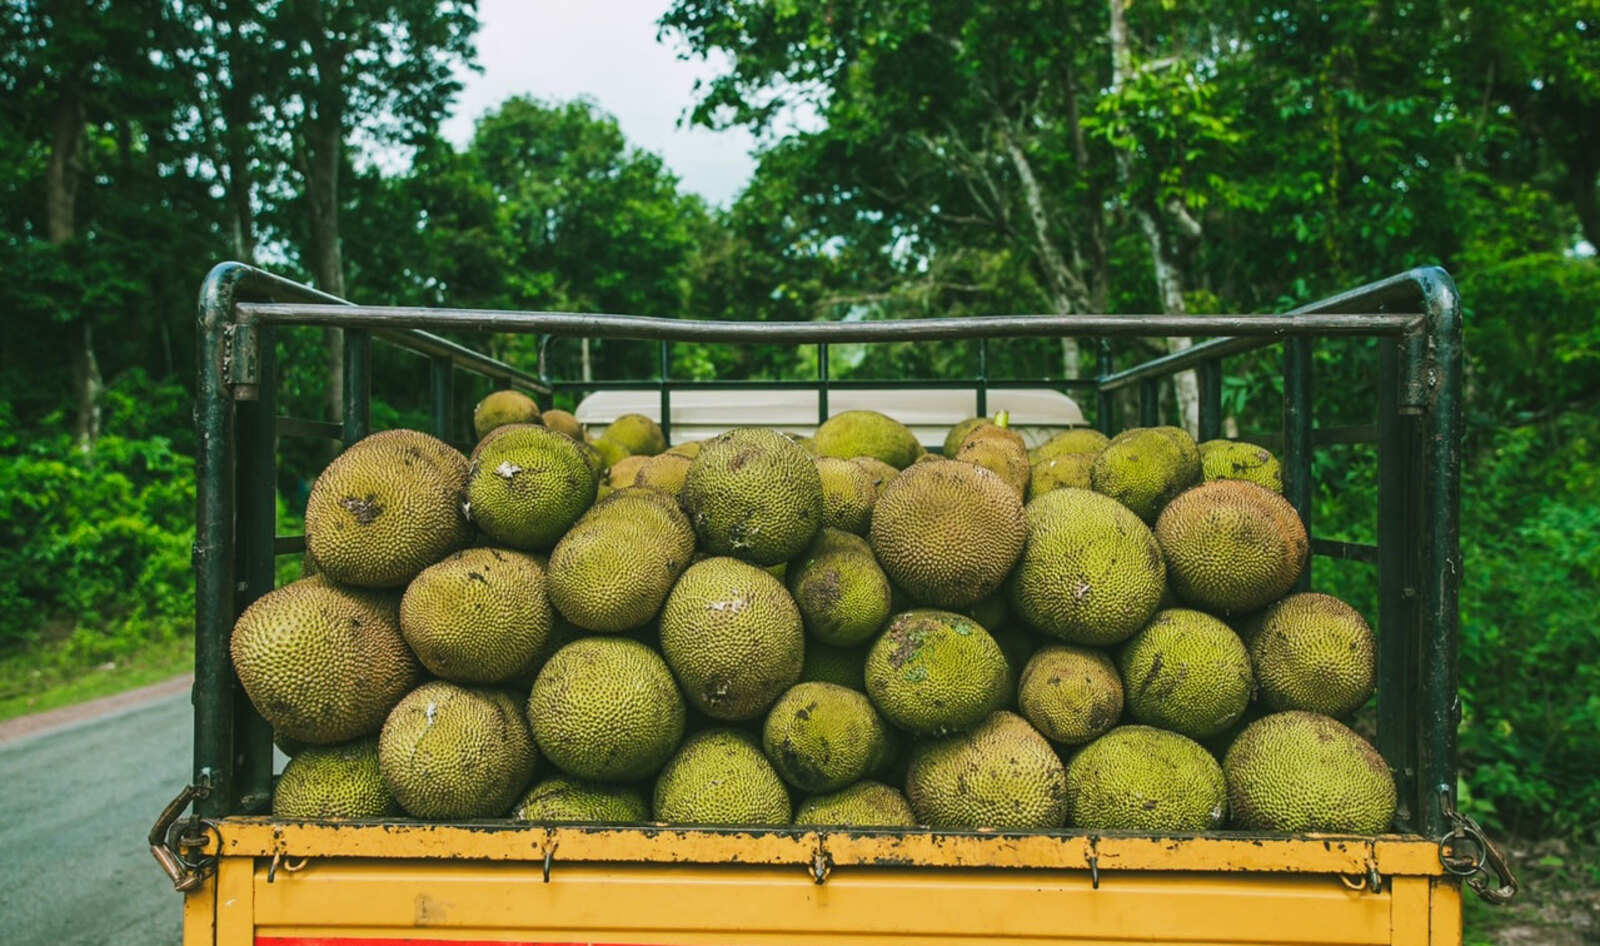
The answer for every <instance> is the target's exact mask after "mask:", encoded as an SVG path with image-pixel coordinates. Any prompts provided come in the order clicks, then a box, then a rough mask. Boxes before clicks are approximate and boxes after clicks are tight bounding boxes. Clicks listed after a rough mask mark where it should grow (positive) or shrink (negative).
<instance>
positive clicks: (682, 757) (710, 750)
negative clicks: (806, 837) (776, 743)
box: [653, 729, 790, 826]
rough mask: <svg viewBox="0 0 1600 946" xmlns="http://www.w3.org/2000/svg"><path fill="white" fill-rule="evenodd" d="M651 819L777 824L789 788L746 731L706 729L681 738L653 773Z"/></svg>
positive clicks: (785, 817)
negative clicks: (658, 772) (663, 764)
mask: <svg viewBox="0 0 1600 946" xmlns="http://www.w3.org/2000/svg"><path fill="white" fill-rule="evenodd" d="M653 807H654V810H655V817H656V820H657V821H665V822H667V823H669V824H704V825H750V826H758V825H759V826H777V825H786V824H788V823H789V815H790V808H789V791H788V789H786V788H784V785H783V780H782V779H780V778H779V777H778V773H777V772H776V771H774V770H773V768H772V763H770V762H768V761H767V757H766V756H764V755H762V754H761V746H760V745H759V744H758V743H757V742H756V740H755V738H754V737H752V736H751V735H750V734H749V733H745V732H740V731H738V730H733V729H707V730H705V731H703V732H698V733H695V734H694V735H692V736H690V737H689V738H688V739H686V740H684V743H683V747H682V748H681V749H679V750H678V754H677V755H675V756H673V757H672V759H671V760H670V761H669V762H668V763H667V764H666V767H665V768H663V769H662V770H661V776H660V777H659V778H657V779H656V791H655V802H654V806H653Z"/></svg>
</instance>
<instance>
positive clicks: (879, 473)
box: [850, 457, 900, 496]
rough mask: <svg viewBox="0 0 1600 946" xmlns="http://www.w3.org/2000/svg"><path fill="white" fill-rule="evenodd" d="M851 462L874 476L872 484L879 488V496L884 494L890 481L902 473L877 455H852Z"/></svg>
mask: <svg viewBox="0 0 1600 946" xmlns="http://www.w3.org/2000/svg"><path fill="white" fill-rule="evenodd" d="M850 462H851V463H854V464H855V465H856V466H859V467H861V468H862V469H863V470H866V471H867V475H868V476H870V477H872V486H873V488H874V489H876V490H877V494H876V495H878V496H882V495H883V488H884V487H885V486H888V485H889V481H890V480H892V479H894V478H895V477H897V476H899V475H900V471H899V470H897V469H895V468H894V467H892V466H890V465H889V464H887V463H885V462H883V461H882V460H880V459H878V458H877V457H851V458H850Z"/></svg>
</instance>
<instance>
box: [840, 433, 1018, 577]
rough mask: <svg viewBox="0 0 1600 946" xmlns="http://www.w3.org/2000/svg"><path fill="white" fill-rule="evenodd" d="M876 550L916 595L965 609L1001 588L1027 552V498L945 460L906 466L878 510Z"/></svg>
mask: <svg viewBox="0 0 1600 946" xmlns="http://www.w3.org/2000/svg"><path fill="white" fill-rule="evenodd" d="M870 535H871V540H872V550H873V552H875V553H876V554H877V556H878V561H879V562H880V563H882V565H883V570H884V572H885V573H886V574H888V576H889V578H890V580H892V581H893V582H894V583H895V584H897V585H900V586H901V587H902V588H904V589H905V590H906V591H908V592H910V593H911V594H912V595H914V596H915V597H916V598H917V600H919V601H922V602H925V603H927V604H931V605H935V606H937V607H941V608H962V607H966V606H967V605H970V604H974V603H976V602H977V601H979V600H981V599H983V598H985V597H987V596H988V595H990V594H992V593H994V592H995V591H996V590H997V589H999V587H1000V585H1001V583H1002V582H1004V581H1005V577H1006V574H1007V573H1008V572H1010V571H1011V567H1012V566H1013V565H1015V564H1016V562H1017V558H1018V556H1020V555H1021V554H1022V545H1023V541H1024V540H1025V539H1026V538H1027V525H1026V522H1025V520H1024V517H1023V514H1022V500H1021V499H1020V498H1019V497H1018V496H1017V493H1016V492H1015V491H1014V490H1012V489H1011V488H1010V487H1009V486H1007V485H1006V484H1005V483H1004V482H1002V481H1001V480H1000V478H999V477H997V476H995V475H994V474H993V473H991V472H989V471H988V470H986V469H983V468H982V467H979V466H974V465H972V464H970V463H958V462H956V461H953V460H941V461H939V462H937V463H926V464H919V465H917V466H915V467H913V468H912V469H909V470H906V471H905V472H904V473H901V474H900V475H899V476H897V477H895V478H894V480H893V481H892V482H891V483H890V484H889V485H888V487H887V488H885V489H884V491H883V494H882V495H881V496H879V497H878V504H877V505H876V506H875V507H874V508H873V511H872V529H871V532H870Z"/></svg>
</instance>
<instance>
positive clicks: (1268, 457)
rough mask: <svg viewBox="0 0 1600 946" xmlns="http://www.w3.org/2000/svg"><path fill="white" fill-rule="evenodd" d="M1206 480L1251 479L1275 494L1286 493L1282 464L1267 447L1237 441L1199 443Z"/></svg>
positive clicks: (1201, 467)
mask: <svg viewBox="0 0 1600 946" xmlns="http://www.w3.org/2000/svg"><path fill="white" fill-rule="evenodd" d="M1200 469H1201V473H1202V477H1203V479H1204V480H1205V482H1207V483H1210V482H1213V481H1215V480H1248V481H1250V482H1252V483H1255V484H1257V485H1259V486H1265V487H1266V488H1267V489H1270V490H1272V491H1273V492H1274V493H1282V492H1283V464H1281V463H1279V462H1278V458H1277V457H1275V456H1273V455H1272V452H1271V451H1270V450H1268V449H1267V448H1265V447H1258V446H1256V445H1255V444H1252V443H1240V442H1239V441H1236V440H1207V441H1206V442H1205V443H1203V444H1201V445H1200Z"/></svg>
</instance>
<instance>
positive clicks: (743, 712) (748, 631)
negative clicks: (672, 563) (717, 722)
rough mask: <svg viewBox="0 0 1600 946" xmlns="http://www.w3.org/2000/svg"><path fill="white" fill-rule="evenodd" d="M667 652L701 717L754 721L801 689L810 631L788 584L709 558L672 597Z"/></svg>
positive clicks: (665, 615) (664, 628) (666, 616)
mask: <svg viewBox="0 0 1600 946" xmlns="http://www.w3.org/2000/svg"><path fill="white" fill-rule="evenodd" d="M661 652H662V654H664V655H665V656H666V658H667V663H668V664H669V665H671V667H672V672H673V673H674V674H676V675H677V677H678V681H679V682H680V683H681V684H682V685H683V690H684V693H685V694H687V696H688V697H689V701H690V702H691V703H693V704H694V705H695V706H696V707H698V708H699V709H700V711H701V712H704V713H706V714H707V715H710V716H712V717H714V718H716V719H727V720H738V719H754V718H755V717H757V716H760V715H761V714H762V713H763V712H765V711H766V709H767V707H769V706H771V705H772V701H773V700H776V699H777V698H778V696H779V694H781V693H783V691H784V690H787V689H789V688H790V687H791V686H794V685H795V683H797V682H799V680H800V668H801V666H802V665H803V663H804V661H805V631H804V629H803V626H802V623H801V619H800V609H799V608H797V607H796V606H795V603H794V599H793V598H790V597H789V592H788V591H786V590H784V587H783V583H782V582H780V581H778V579H776V578H774V577H772V576H771V575H769V574H767V573H766V572H764V571H762V570H761V569H759V568H756V567H755V566H753V565H750V564H749V563H747V562H741V561H739V560H738V559H734V558H725V557H719V558H708V559H706V560H705V561H703V562H698V563H696V564H694V565H691V566H689V570H688V571H686V572H684V573H683V577H682V578H680V579H678V583H677V584H676V585H675V586H673V589H672V593H671V594H669V595H668V596H667V603H666V606H665V607H663V608H662V609H661Z"/></svg>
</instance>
